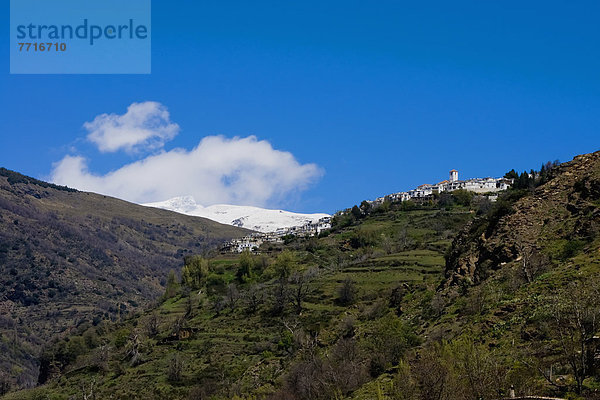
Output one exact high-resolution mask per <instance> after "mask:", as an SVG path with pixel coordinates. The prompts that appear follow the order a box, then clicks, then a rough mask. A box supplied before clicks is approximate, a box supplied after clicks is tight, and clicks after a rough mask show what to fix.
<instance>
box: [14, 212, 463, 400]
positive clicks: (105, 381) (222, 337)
mask: <svg viewBox="0 0 600 400" xmlns="http://www.w3.org/2000/svg"><path fill="white" fill-rule="evenodd" d="M472 216H473V214H472V213H470V212H469V210H468V208H464V207H455V208H453V209H451V210H440V209H438V208H437V207H435V206H428V207H423V208H416V209H413V210H410V211H402V210H395V209H392V210H389V211H387V212H385V213H382V214H379V213H373V214H369V215H364V216H362V217H361V218H360V219H359V220H356V221H354V222H353V223H351V224H350V225H348V226H346V227H344V228H336V229H334V230H332V231H331V232H330V233H329V234H326V235H322V236H324V237H321V238H320V239H315V238H310V239H294V240H292V241H291V242H290V243H288V244H287V245H281V246H273V245H270V246H265V249H263V253H262V254H261V255H258V256H249V255H242V256H236V255H213V256H212V257H210V258H208V259H207V260H206V261H197V260H196V261H193V260H194V258H193V257H190V258H188V259H187V264H189V265H192V264H194V263H195V265H196V267H195V268H196V269H194V271H196V272H193V273H198V274H199V276H201V278H199V280H198V281H194V280H193V279H191V278H189V277H188V278H187V281H188V282H196V283H190V284H189V285H186V284H185V282H183V283H181V284H180V283H179V282H177V288H176V290H175V291H174V292H173V293H171V294H170V296H167V297H166V298H165V299H164V301H163V302H162V303H161V304H160V305H159V306H158V308H157V309H155V310H151V311H148V312H147V313H145V314H143V315H138V316H135V317H133V318H131V319H129V320H127V321H126V322H123V323H121V324H112V323H104V322H103V323H100V324H97V325H95V326H93V325H87V326H83V327H82V328H81V329H80V332H79V334H78V335H75V336H71V337H70V338H69V339H68V340H63V341H60V342H58V343H55V344H54V345H53V346H51V347H49V348H48V351H47V352H46V355H45V358H44V360H43V367H42V370H43V372H44V373H45V372H46V371H48V372H47V378H48V383H47V384H46V385H45V386H43V387H42V389H39V390H41V391H42V392H43V393H45V395H48V396H49V397H50V398H57V399H58V398H65V399H66V398H69V396H80V395H81V392H82V385H83V386H85V385H88V386H89V385H93V386H94V391H95V392H96V393H97V395H98V396H99V398H105V397H107V396H109V395H112V396H113V397H114V398H122V399H126V398H132V399H133V398H140V396H143V397H146V398H157V399H158V398H161V399H164V398H169V399H171V398H173V399H176V398H182V399H184V398H208V397H207V396H214V398H233V397H234V396H236V395H239V396H242V395H244V396H246V397H247V396H257V397H264V396H266V395H276V394H277V393H279V395H282V396H284V397H285V396H286V395H285V394H284V391H286V390H296V389H297V388H296V389H293V388H290V387H289V385H290V379H291V377H290V376H291V375H290V374H292V373H293V371H295V368H298V369H302V368H309V366H307V365H305V363H306V362H307V360H306V353H307V352H309V351H315V354H314V355H315V357H317V354H318V357H322V356H323V355H324V354H325V352H327V353H328V352H332V354H337V353H338V352H339V354H338V356H339V357H345V354H346V352H347V351H349V350H348V349H347V348H344V349H340V348H339V347H340V346H342V344H343V345H344V346H347V347H348V348H352V349H353V350H352V351H355V352H356V354H357V359H356V360H354V361H353V362H351V363H349V364H348V363H345V361H344V363H342V362H341V360H338V361H339V362H338V364H336V363H334V362H333V361H332V364H331V365H329V366H327V367H324V366H323V365H321V367H322V368H328V371H330V373H332V374H334V375H336V376H338V375H344V376H348V379H350V380H353V382H347V383H346V384H343V385H340V387H336V388H333V389H332V388H330V390H332V392H331V393H337V392H339V394H340V395H342V394H343V395H347V394H349V393H351V392H352V390H354V389H357V388H358V387H360V385H362V384H363V383H364V382H367V381H368V380H370V379H372V378H371V376H377V375H379V374H381V373H382V372H383V371H386V370H387V369H388V368H393V366H394V365H396V364H397V362H398V361H399V359H400V358H401V357H402V356H403V354H404V352H405V351H406V350H407V349H409V348H412V347H414V346H415V345H416V344H417V343H418V342H419V341H420V339H418V338H417V336H416V335H415V333H414V332H415V330H417V329H418V326H417V325H415V324H413V323H411V321H408V320H405V319H403V318H401V317H400V316H401V315H402V313H403V312H404V311H403V310H401V307H400V306H399V304H400V303H402V302H403V298H404V297H405V296H408V295H411V294H415V293H417V292H422V293H426V292H428V293H429V292H433V291H435V288H436V287H437V286H438V285H439V284H440V282H441V280H442V278H443V271H444V253H445V251H446V250H447V249H448V247H449V245H450V241H451V238H452V236H453V235H454V234H456V232H457V231H458V229H459V228H460V227H461V226H463V225H464V223H465V222H467V221H468V220H470V219H471V218H472ZM268 248H270V250H268ZM244 257H249V258H250V269H251V271H250V273H249V274H246V275H243V276H244V278H242V277H241V276H242V275H240V272H239V271H240V269H241V268H242V265H245V264H244V263H246V262H247V261H248V260H245V261H244V260H243V258H244ZM203 263H206V265H205V266H203V265H204V264H203ZM288 264H289V265H288ZM246 268H247V266H246ZM198 271H199V272H198ZM189 273H190V272H189V270H188V271H187V272H186V276H189ZM303 279H305V281H303ZM177 280H178V281H179V278H178V279H177ZM184 280H185V279H184ZM302 285H306V289H305V292H302V291H300V292H301V294H300V295H298V293H299V287H301V286H302ZM344 285H347V286H349V287H348V288H347V289H348V293H350V294H349V295H348V294H346V295H344V296H342V295H341V290H342V288H343V287H344ZM279 291H283V292H284V294H282V295H280V294H278V292H279ZM393 294H394V295H393ZM281 296H283V297H281ZM394 296H396V299H395V300H394V301H395V302H396V303H397V304H395V303H394V302H393V301H391V300H390V299H392V298H394ZM297 297H300V301H299V303H300V306H299V307H298V299H297ZM341 297H344V299H342V298H341ZM153 324H154V325H153ZM150 326H155V328H150ZM386 331H387V333H384V332H386ZM90 337H93V338H94V339H93V340H90V339H89V338H90ZM390 337H391V338H393V340H391V341H390V339H389V338H390ZM85 338H88V340H87V341H86V339H85ZM73 341H75V342H78V343H84V344H85V345H83V346H74V345H71V347H69V343H72V342H73ZM134 348H135V349H136V350H135V351H133V350H132V349H134ZM390 348H392V349H394V348H395V349H396V350H394V352H393V354H391V355H390V354H389V350H390ZM68 349H70V350H68ZM310 349H312V350H310ZM132 351H133V352H134V353H136V352H137V353H139V356H136V358H135V361H133V359H132ZM358 354H360V355H358ZM369 354H370V355H369ZM374 355H376V357H375V356H374ZM334 364H335V365H334ZM342 364H348V365H353V368H354V369H353V371H351V372H348V371H345V372H342ZM313 367H314V366H312V365H311V366H310V368H311V369H313ZM53 368H54V369H53ZM332 371H337V372H332ZM333 386H336V385H333ZM307 390H308V389H307ZM331 393H330V394H329V395H332V394H331ZM28 395H29V394H26V393H19V394H18V396H28ZM53 396H54V397H53ZM194 396H196V397H194ZM202 396H204V397H202ZM7 398H10V397H7Z"/></svg>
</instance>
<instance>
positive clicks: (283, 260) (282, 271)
mask: <svg viewBox="0 0 600 400" xmlns="http://www.w3.org/2000/svg"><path fill="white" fill-rule="evenodd" d="M295 269H296V257H295V256H294V253H292V252H291V251H289V250H284V251H282V252H281V253H280V254H279V255H278V256H277V259H276V260H275V272H276V274H277V276H278V277H279V278H281V279H287V278H288V277H289V276H290V274H291V273H292V272H293V271H294V270H295Z"/></svg>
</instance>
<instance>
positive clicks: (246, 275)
mask: <svg viewBox="0 0 600 400" xmlns="http://www.w3.org/2000/svg"><path fill="white" fill-rule="evenodd" d="M253 270H254V260H253V259H252V254H250V250H244V251H243V252H242V254H240V258H239V261H238V270H237V273H236V276H237V279H238V281H239V282H240V283H244V282H248V281H250V280H252V278H253V277H254V271H253Z"/></svg>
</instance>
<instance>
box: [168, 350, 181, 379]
mask: <svg viewBox="0 0 600 400" xmlns="http://www.w3.org/2000/svg"><path fill="white" fill-rule="evenodd" d="M182 375H183V360H182V358H181V356H180V355H179V353H174V354H173V355H171V357H170V358H169V365H168V367H167V377H168V378H169V380H170V381H171V382H179V381H181V377H182Z"/></svg>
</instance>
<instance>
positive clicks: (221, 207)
mask: <svg viewBox="0 0 600 400" xmlns="http://www.w3.org/2000/svg"><path fill="white" fill-rule="evenodd" d="M144 205H145V206H148V207H157V208H162V209H165V210H171V211H175V212H178V213H181V214H187V215H194V216H198V217H204V218H208V219H212V220H213V221H217V222H220V223H222V224H228V225H233V226H239V227H242V228H247V229H251V230H255V231H259V232H273V231H276V230H277V229H279V228H288V227H292V226H301V225H305V224H307V223H309V222H316V221H318V220H319V219H321V218H323V217H328V216H329V214H323V213H319V214H299V213H293V212H290V211H284V210H269V209H264V208H259V207H251V206H234V205H227V204H216V205H212V206H208V207H203V206H201V205H200V204H196V201H195V200H194V198H193V197H191V196H184V197H175V198H172V199H169V200H166V201H161V202H157V203H148V204H144Z"/></svg>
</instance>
